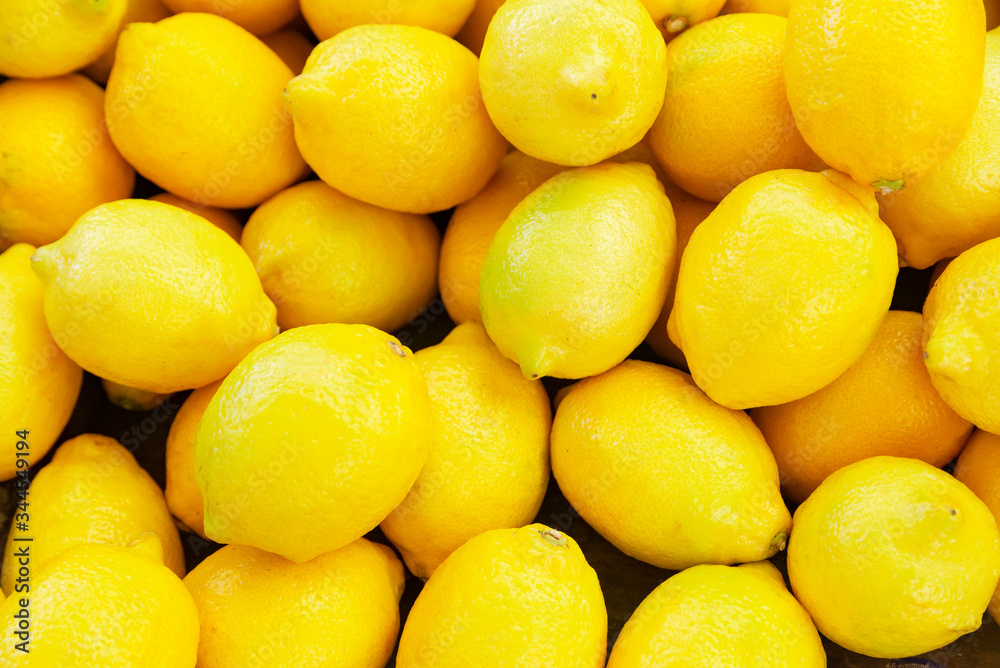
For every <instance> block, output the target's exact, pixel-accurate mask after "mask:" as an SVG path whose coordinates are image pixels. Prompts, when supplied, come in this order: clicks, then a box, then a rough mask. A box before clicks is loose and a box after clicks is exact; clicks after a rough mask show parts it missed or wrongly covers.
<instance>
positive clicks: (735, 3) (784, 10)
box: [722, 0, 792, 18]
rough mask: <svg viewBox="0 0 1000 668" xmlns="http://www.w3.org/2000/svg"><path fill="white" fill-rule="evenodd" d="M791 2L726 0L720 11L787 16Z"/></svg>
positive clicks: (780, 0) (788, 0) (776, 0)
mask: <svg viewBox="0 0 1000 668" xmlns="http://www.w3.org/2000/svg"><path fill="white" fill-rule="evenodd" d="M791 4H792V3H791V0H727V2H726V4H725V6H723V8H722V13H723V14H740V13H744V12H746V13H755V14H774V15H775V16H784V17H785V18H788V8H789V6H790V5H791Z"/></svg>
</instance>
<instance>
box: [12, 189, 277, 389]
mask: <svg viewBox="0 0 1000 668" xmlns="http://www.w3.org/2000/svg"><path fill="white" fill-rule="evenodd" d="M32 268H33V269H34V270H35V273H36V274H38V275H39V276H40V277H41V279H42V283H43V284H44V285H45V319H46V321H47V322H48V325H49V329H51V330H52V334H53V335H54V336H55V338H56V341H57V342H59V344H60V347H61V348H62V349H63V350H64V351H66V354H67V355H68V356H69V357H70V358H71V359H73V360H74V361H76V362H77V364H79V365H80V366H82V367H83V368H84V369H86V370H87V371H90V372H91V373H94V374H96V375H98V376H100V377H101V378H107V379H108V380H111V381H114V382H116V383H119V384H121V385H125V386H127V387H132V388H136V389H141V390H147V391H150V392H157V393H160V394H166V393H169V392H176V391H177V390H184V389H190V388H193V387H201V386H202V385H207V384H208V383H211V382H213V381H215V380H218V379H219V378H221V377H223V376H225V375H226V374H227V373H228V372H229V371H230V370H231V369H232V368H233V367H235V366H236V364H237V363H238V362H239V361H240V360H241V359H243V357H244V356H245V355H246V354H247V353H248V352H250V351H251V350H253V348H254V347H255V346H256V345H257V344H258V343H261V342H263V341H266V340H267V339H270V338H271V337H273V336H274V335H275V334H276V333H277V326H276V324H275V308H274V304H272V303H271V301H270V300H269V299H268V298H267V296H266V295H265V294H264V291H263V289H262V288H261V287H260V281H259V280H258V278H257V274H256V273H255V272H254V269H253V265H252V264H251V263H250V260H249V259H248V258H247V256H246V254H245V253H244V252H243V250H242V249H241V248H240V247H239V245H238V244H237V243H236V242H234V241H233V240H232V239H231V238H230V237H229V236H228V235H226V233H224V232H222V231H221V230H219V229H218V228H216V227H215V226H213V225H212V224H210V223H209V222H208V221H206V220H205V219H204V218H201V217H200V216H196V215H194V214H192V213H189V212H187V211H184V210H183V209H179V208H177V207H174V206H170V205H169V204H162V203H160V202H152V201H149V200H134V199H129V200H120V201H118V202H112V203H110V204H103V205H101V206H99V207H97V208H94V209H91V210H90V211H89V212H88V213H87V214H85V215H84V216H83V217H81V218H80V220H78V221H77V223H76V224H75V225H74V226H73V228H72V229H71V230H70V231H69V232H68V233H67V234H66V236H64V237H63V238H62V239H60V240H59V241H57V242H56V243H54V244H50V245H48V246H43V247H42V248H39V249H38V250H37V251H35V254H34V256H33V260H32Z"/></svg>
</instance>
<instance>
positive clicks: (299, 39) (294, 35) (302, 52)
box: [260, 28, 313, 75]
mask: <svg viewBox="0 0 1000 668" xmlns="http://www.w3.org/2000/svg"><path fill="white" fill-rule="evenodd" d="M260 41H262V42H264V44H267V46H268V48H270V49H271V51H274V52H275V53H276V54H278V57H279V58H281V59H282V60H283V61H284V62H285V65H288V69H290V70H291V71H292V74H295V75H299V74H302V68H304V67H305V66H306V61H307V60H308V59H309V54H310V53H312V50H313V43H312V42H310V41H309V39H308V38H307V37H306V36H305V35H303V34H302V33H300V32H299V31H298V30H293V29H292V28H285V29H284V30H276V31H275V32H269V33H267V34H266V35H261V36H260Z"/></svg>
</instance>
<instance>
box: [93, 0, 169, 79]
mask: <svg viewBox="0 0 1000 668" xmlns="http://www.w3.org/2000/svg"><path fill="white" fill-rule="evenodd" d="M172 13H173V12H171V11H170V10H169V9H167V6H166V5H165V4H163V2H162V1H161V0H125V15H124V16H123V17H122V20H121V22H120V23H119V24H118V30H117V32H116V33H115V38H114V40H112V42H111V44H110V45H109V46H108V48H106V49H105V50H104V53H102V54H101V55H100V56H99V57H98V58H97V60H95V61H93V62H92V63H90V64H89V65H87V67H85V68H84V69H83V72H84V74H86V75H87V76H89V77H90V78H91V79H93V80H94V81H96V82H98V83H102V84H106V83H107V82H108V76H109V75H110V74H111V67H112V65H114V63H115V51H116V50H117V49H118V37H119V35H121V33H122V30H125V28H126V27H127V26H128V25H129V24H130V23H137V22H145V23H155V22H157V21H159V20H161V19H165V18H167V17H168V16H170V15H171V14H172Z"/></svg>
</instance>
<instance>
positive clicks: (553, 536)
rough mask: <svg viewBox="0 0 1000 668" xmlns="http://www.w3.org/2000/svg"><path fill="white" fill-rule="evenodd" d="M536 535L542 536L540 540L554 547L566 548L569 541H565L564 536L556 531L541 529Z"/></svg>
mask: <svg viewBox="0 0 1000 668" xmlns="http://www.w3.org/2000/svg"><path fill="white" fill-rule="evenodd" d="M538 533H540V534H541V535H542V538H544V539H545V541H546V542H548V543H550V544H552V545H555V546H556V547H567V546H568V545H569V541H568V540H566V534H564V533H563V532H562V531H558V530H556V529H542V530H541V531H539V532H538Z"/></svg>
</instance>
